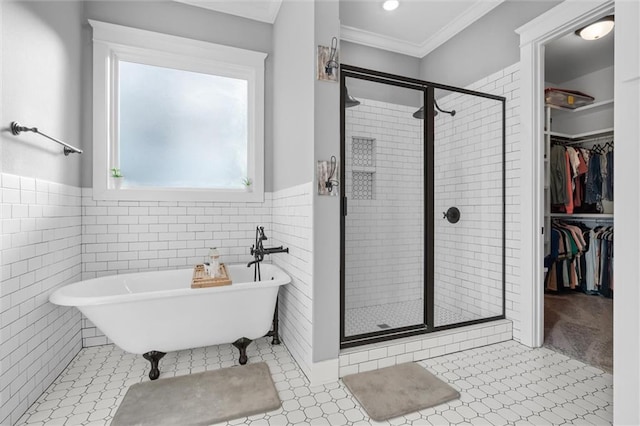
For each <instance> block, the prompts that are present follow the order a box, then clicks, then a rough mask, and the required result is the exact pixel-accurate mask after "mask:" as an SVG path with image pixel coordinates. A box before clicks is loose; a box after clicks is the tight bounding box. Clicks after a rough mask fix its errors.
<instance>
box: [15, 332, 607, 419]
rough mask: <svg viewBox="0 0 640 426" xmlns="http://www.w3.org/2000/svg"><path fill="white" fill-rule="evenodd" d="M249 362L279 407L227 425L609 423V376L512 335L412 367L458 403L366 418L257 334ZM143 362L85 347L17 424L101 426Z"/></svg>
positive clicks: (176, 369) (220, 362)
mask: <svg viewBox="0 0 640 426" xmlns="http://www.w3.org/2000/svg"><path fill="white" fill-rule="evenodd" d="M248 355H249V362H258V361H266V362H267V364H268V365H269V368H270V369H271V373H272V376H273V380H274V382H275V384H276V388H277V389H278V391H279V393H280V398H281V399H282V408H280V409H278V410H276V411H272V412H269V413H265V414H260V415H256V416H252V417H249V418H242V419H237V420H233V421H230V422H228V423H227V424H229V425H241V424H250V425H253V426H257V425H288V424H295V425H301V424H311V425H367V424H385V425H387V424H390V425H404V424H411V425H449V424H456V425H463V424H465V425H469V424H472V425H507V424H509V425H521V424H522V425H525V424H532V425H551V424H554V425H555V424H567V425H569V424H578V425H583V424H584V425H590V424H594V425H604V424H611V421H612V415H613V414H612V413H613V406H612V394H613V388H612V376H611V375H610V374H607V373H605V372H603V371H602V370H600V369H597V368H594V367H590V366H587V365H585V364H583V363H581V362H579V361H576V360H573V359H570V358H568V357H566V356H564V355H561V354H559V353H557V352H553V351H551V350H549V349H546V348H539V349H530V348H527V347H526V346H523V345H520V344H519V343H517V342H515V341H508V342H503V343H498V344H495V345H490V346H485V347H482V348H477V349H472V350H468V351H464V352H458V353H454V354H450V355H446V356H441V357H438V358H432V359H429V360H426V361H420V362H419V364H420V365H422V366H423V367H425V368H426V369H427V370H429V371H431V372H432V373H434V374H436V375H437V376H438V377H439V378H441V379H442V380H444V381H446V382H448V383H450V384H451V385H452V386H453V387H454V388H456V389H457V390H459V391H460V394H461V397H460V399H458V400H455V401H452V402H450V403H447V404H442V405H439V406H436V407H433V408H429V409H426V410H422V411H420V412H417V413H413V414H409V415H406V416H403V417H398V418H395V419H391V420H389V421H388V422H382V423H375V422H372V421H371V420H370V419H369V418H368V416H367V414H366V412H365V411H364V410H363V409H362V408H361V407H360V405H359V404H358V402H357V400H356V399H355V398H354V397H353V396H352V395H351V393H350V392H349V390H348V389H347V388H346V387H345V386H344V385H343V383H342V381H339V382H335V383H331V384H329V385H325V386H317V387H310V386H309V382H308V381H307V379H306V377H305V376H304V375H303V373H302V372H301V370H300V368H299V367H298V366H297V364H296V363H295V361H294V360H293V358H292V357H291V355H290V354H289V352H288V351H287V349H286V348H285V346H284V345H281V346H273V347H272V346H271V345H270V344H269V342H268V341H267V339H259V340H258V341H256V342H254V343H253V344H252V345H251V346H250V347H249V350H248ZM236 363H237V354H236V350H235V349H234V348H232V346H231V345H220V346H211V347H208V348H198V349H193V350H187V351H180V352H173V353H169V354H167V356H166V357H165V358H164V359H163V360H162V361H161V374H162V375H161V377H171V376H177V375H182V374H189V373H195V372H198V371H204V370H214V369H217V368H223V367H228V366H231V365H235V364H236ZM147 373H148V363H147V361H145V360H144V359H143V358H142V357H141V356H136V355H132V354H128V353H125V352H123V351H122V350H120V349H119V348H117V347H115V346H113V345H106V346H97V347H92V348H85V349H82V350H81V351H80V353H79V354H78V355H77V356H76V358H75V359H74V360H73V361H72V362H71V364H70V365H69V366H68V367H67V368H66V369H65V370H64V372H63V373H62V374H61V375H60V376H59V377H58V378H57V379H56V380H55V382H54V383H53V384H52V385H51V386H49V388H48V389H47V390H46V392H45V393H44V394H43V395H42V396H41V397H40V398H39V399H38V400H37V401H36V402H35V403H34V404H33V405H32V406H31V407H30V408H29V410H28V411H27V413H25V415H24V416H22V418H21V419H20V420H19V421H18V424H19V425H23V424H29V425H80V424H89V425H107V424H109V423H110V422H111V419H112V418H113V415H114V414H115V412H116V410H117V408H118V405H119V404H120V402H121V401H122V398H123V397H124V394H125V392H126V391H127V387H128V386H130V385H131V384H133V383H138V382H141V381H146V380H149V379H148V377H147Z"/></svg>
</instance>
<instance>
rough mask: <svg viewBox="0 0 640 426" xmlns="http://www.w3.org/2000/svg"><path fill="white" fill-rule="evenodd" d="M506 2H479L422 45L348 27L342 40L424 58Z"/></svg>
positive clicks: (345, 27)
mask: <svg viewBox="0 0 640 426" xmlns="http://www.w3.org/2000/svg"><path fill="white" fill-rule="evenodd" d="M504 1H505V0H477V1H476V2H475V3H474V4H473V5H472V6H471V7H469V8H468V9H466V10H465V11H464V12H462V13H461V14H460V15H458V16H457V17H456V18H455V19H454V20H452V21H451V22H449V23H448V24H447V25H445V26H444V27H443V28H442V29H441V30H440V31H438V32H437V33H436V34H434V35H433V36H431V37H429V38H428V39H426V40H425V41H423V42H422V43H411V42H408V41H405V40H400V39H397V38H393V37H388V36H384V35H381V34H377V33H373V32H370V31H365V30H361V29H358V28H353V27H348V26H346V25H342V26H341V27H340V38H341V39H342V40H346V41H350V42H352V43H358V44H362V45H365V46H370V47H376V48H378V49H384V50H389V51H392V52H397V53H402V54H404V55H408V56H414V57H416V58H423V57H425V56H426V55H428V54H429V53H431V52H432V51H434V50H435V49H436V48H438V47H439V46H441V45H443V44H444V43H446V42H447V41H448V40H449V39H451V38H452V37H453V36H455V35H456V34H458V33H459V32H461V31H462V30H464V29H465V28H467V27H468V26H469V25H471V24H473V23H474V22H475V21H477V20H478V19H480V18H482V17H483V16H484V15H486V14H487V13H489V12H491V11H492V10H493V9H495V8H496V7H497V6H499V5H500V4H501V3H502V2H504Z"/></svg>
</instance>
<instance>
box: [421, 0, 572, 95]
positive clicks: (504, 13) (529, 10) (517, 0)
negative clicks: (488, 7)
mask: <svg viewBox="0 0 640 426" xmlns="http://www.w3.org/2000/svg"><path fill="white" fill-rule="evenodd" d="M558 3H560V0H535V1H531V0H507V1H505V2H504V3H502V4H501V5H500V6H498V7H496V8H495V9H493V10H492V11H491V12H489V13H488V14H486V15H485V16H483V17H482V18H480V19H479V20H477V21H476V22H474V23H473V24H472V25H471V26H469V27H468V28H466V29H465V30H464V31H462V32H460V33H458V34H457V35H456V36H454V37H453V38H451V39H450V40H449V41H447V42H446V43H444V44H443V45H442V46H440V47H438V48H437V49H436V50H434V51H433V52H431V53H429V54H428V55H427V56H425V57H424V58H422V61H421V63H420V77H421V78H422V79H423V80H427V81H432V82H437V83H442V84H449V85H452V86H458V87H465V86H467V85H469V84H471V83H473V82H475V81H478V80H480V79H481V78H483V77H486V76H487V75H490V74H493V73H494V72H496V71H499V70H501V69H503V68H505V67H507V66H509V65H512V64H514V63H516V62H519V61H520V38H519V36H518V35H517V34H516V33H515V29H516V28H518V27H520V26H521V25H523V24H525V23H527V22H529V21H530V20H532V19H533V18H535V17H536V16H538V15H540V14H541V13H543V12H546V11H547V10H549V9H551V8H552V7H553V6H556V5H557V4H558Z"/></svg>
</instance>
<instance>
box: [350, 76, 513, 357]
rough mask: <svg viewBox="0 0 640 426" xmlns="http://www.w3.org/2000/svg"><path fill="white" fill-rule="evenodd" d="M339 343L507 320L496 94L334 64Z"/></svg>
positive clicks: (501, 136)
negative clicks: (337, 85) (338, 176)
mask: <svg viewBox="0 0 640 426" xmlns="http://www.w3.org/2000/svg"><path fill="white" fill-rule="evenodd" d="M340 82H341V106H342V108H341V158H342V161H343V167H341V182H343V184H342V185H343V188H344V192H343V194H342V200H341V207H342V217H341V300H340V308H341V309H340V311H341V326H340V327H341V329H340V336H341V347H343V348H345V347H351V346H357V345H362V344H367V343H373V342H376V341H382V340H390V339H395V338H399V337H406V336H411V335H415V334H421V333H428V332H432V331H438V330H443V329H447V328H452V327H459V326H463V325H468V324H475V323H479V322H485V321H492V320H495V319H502V318H504V316H505V303H504V295H505V253H506V252H505V218H506V212H505V167H504V166H505V121H504V120H505V113H504V112H505V98H503V97H501V96H496V95H491V94H487V93H481V92H476V91H471V90H466V89H460V88H455V87H451V86H445V85H440V84H436V83H431V82H426V81H422V80H417V79H411V78H406V77H401V76H396V75H392V74H387V73H382V72H378V71H373V70H368V69H364V68H358V67H353V66H349V65H342V67H341V74H340Z"/></svg>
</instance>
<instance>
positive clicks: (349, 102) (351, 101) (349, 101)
mask: <svg viewBox="0 0 640 426" xmlns="http://www.w3.org/2000/svg"><path fill="white" fill-rule="evenodd" d="M344 93H345V95H346V96H345V98H346V99H345V101H344V107H345V108H351V107H354V106H358V105H360V101H359V100H357V99H356V98H354V97H353V96H351V95H350V94H349V91H348V90H347V88H346V87H345V88H344Z"/></svg>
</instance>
